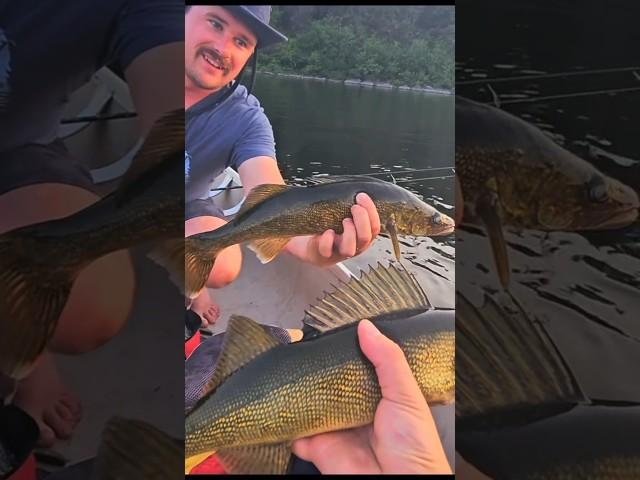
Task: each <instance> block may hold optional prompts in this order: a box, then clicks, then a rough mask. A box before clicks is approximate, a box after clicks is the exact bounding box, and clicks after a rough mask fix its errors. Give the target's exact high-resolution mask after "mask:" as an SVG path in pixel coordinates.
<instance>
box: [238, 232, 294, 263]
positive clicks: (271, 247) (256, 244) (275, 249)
mask: <svg viewBox="0 0 640 480" xmlns="http://www.w3.org/2000/svg"><path fill="white" fill-rule="evenodd" d="M289 240H291V237H278V238H263V239H260V240H254V241H253V242H251V243H249V245H248V247H249V248H250V249H251V250H253V251H254V252H255V253H256V256H257V257H258V258H259V259H260V261H261V262H262V263H269V262H270V261H271V260H273V259H274V258H276V257H277V256H278V254H279V253H280V252H281V251H282V249H283V248H284V247H285V246H286V245H287V243H289Z"/></svg>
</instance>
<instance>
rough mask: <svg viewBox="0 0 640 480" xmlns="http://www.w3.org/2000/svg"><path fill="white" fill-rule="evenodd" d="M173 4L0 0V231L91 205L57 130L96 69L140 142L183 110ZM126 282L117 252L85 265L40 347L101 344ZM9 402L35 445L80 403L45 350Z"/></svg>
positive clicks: (47, 441)
mask: <svg viewBox="0 0 640 480" xmlns="http://www.w3.org/2000/svg"><path fill="white" fill-rule="evenodd" d="M181 8H182V2H176V1H174V0H116V1H113V0H109V1H106V0H92V1H88V2H80V1H77V2H68V3H66V4H65V8H64V9H61V8H60V6H58V5H54V4H43V3H42V2H39V1H37V0H26V1H25V2H20V4H17V3H16V2H13V1H10V0H0V132H1V135H0V233H4V232H7V231H10V230H13V229H16V228H19V227H22V226H24V225H30V224H34V223H40V222H43V221H46V220H50V219H54V218H61V217H65V216H68V215H70V214H72V213H74V212H77V211H79V210H82V209H84V208H86V207H87V206H89V205H91V204H92V203H94V202H96V201H97V200H98V198H99V197H98V195H96V193H95V192H94V191H93V184H92V181H91V177H90V175H89V172H88V171H87V170H86V168H84V167H83V166H82V165H80V164H78V163H77V162H76V161H75V160H74V159H73V158H71V156H70V154H69V153H68V152H67V151H66V149H65V147H64V145H63V144H62V142H61V141H60V140H59V139H58V138H57V130H58V126H59V120H60V118H61V115H62V111H63V109H64V107H65V103H66V101H67V100H68V98H69V96H70V95H71V93H72V92H73V91H74V90H76V89H77V88H79V87H80V86H82V85H83V84H84V83H86V82H87V81H88V80H89V79H90V78H91V75H92V74H93V73H95V72H96V71H97V70H98V69H99V68H101V67H102V66H104V65H117V67H118V68H119V69H120V70H121V71H122V72H124V76H125V78H126V81H127V83H128V86H129V88H130V92H131V95H132V98H133V101H134V105H135V109H136V111H137V113H138V118H139V120H140V127H141V128H140V130H141V132H142V133H143V134H145V133H146V132H147V131H148V130H149V129H150V127H151V126H152V125H153V123H154V122H155V120H156V119H157V118H158V117H160V116H161V115H162V114H163V113H164V112H167V111H170V110H173V109H176V108H179V106H180V105H182V99H181V98H180V92H181V82H182V77H181V74H180V71H181V68H182V67H181V57H182V42H183V40H184V37H183V24H182V19H181V13H182V12H181ZM133 286H134V276H133V267H132V265H131V261H130V258H129V254H128V252H125V251H121V252H115V253H113V254H110V255H107V256H105V257H103V258H101V259H98V260H97V261H95V262H94V263H92V264H91V265H89V266H88V267H87V268H86V269H85V270H84V271H83V272H82V273H81V274H80V275H79V277H78V279H77V281H76V282H75V283H74V285H73V288H72V290H71V293H70V296H69V299H68V301H67V304H66V306H65V308H64V311H63V313H62V316H61V318H60V320H59V324H58V328H57V330H56V332H55V334H54V336H53V338H52V341H51V343H50V345H49V349H50V350H52V351H54V352H61V353H81V352H86V351H89V350H93V349H95V348H97V347H98V346H100V345H102V344H103V343H104V342H106V341H107V340H108V339H110V338H111V337H112V336H113V335H115V333H116V332H118V331H119V330H120V329H121V328H122V326H123V325H124V323H125V320H126V319H127V317H128V316H129V313H130V310H131V306H132V301H133ZM115 296H117V297H118V299H119V302H113V298H114V297H115ZM0 321H2V319H0ZM25 328H28V327H27V326H25ZM0 383H1V382H0ZM4 390H9V388H6V387H5V388H4ZM5 393H6V392H5ZM3 396H4V395H3ZM13 403H14V404H15V405H17V406H19V407H21V408H22V409H24V410H25V411H27V412H28V413H29V414H30V415H31V416H32V417H33V418H34V419H36V421H37V422H38V424H39V427H40V444H41V445H44V446H49V445H51V444H52V443H53V442H54V441H55V439H56V438H64V437H68V436H69V435H70V434H71V432H72V430H73V428H74V426H75V424H76V423H77V421H78V420H79V415H80V404H79V401H78V399H77V398H76V397H75V396H74V395H72V394H71V393H69V392H68V391H67V389H66V388H65V387H64V386H63V385H62V383H61V382H60V379H59V378H58V374H57V371H56V368H55V365H54V364H53V363H52V360H51V358H50V355H49V354H48V353H47V354H44V355H43V357H42V358H41V359H40V361H39V363H38V367H37V368H36V369H35V370H34V371H33V372H32V374H31V375H30V376H29V377H27V378H26V379H25V380H23V381H21V382H20V383H19V384H18V388H17V392H16V394H15V397H14V400H13Z"/></svg>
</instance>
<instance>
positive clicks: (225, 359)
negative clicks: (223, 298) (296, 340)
mask: <svg viewBox="0 0 640 480" xmlns="http://www.w3.org/2000/svg"><path fill="white" fill-rule="evenodd" d="M277 345H280V342H279V341H278V340H277V339H275V338H274V337H272V336H271V335H269V334H268V333H267V332H265V330H264V328H262V327H261V326H260V325H259V324H258V323H257V322H255V321H254V320H251V319H250V318H247V317H242V316H240V315H232V316H231V318H230V319H229V325H228V327H227V331H226V333H225V336H224V342H223V344H222V350H221V351H220V356H219V357H218V363H217V364H216V369H215V371H214V372H213V375H212V376H211V380H209V382H208V383H207V384H206V385H205V386H204V389H203V391H202V397H201V398H204V397H206V396H207V395H208V394H209V393H210V392H213V391H214V390H215V389H216V388H218V385H220V384H221V383H222V382H223V381H224V380H225V379H226V378H227V377H229V376H230V375H231V374H232V373H233V372H235V371H236V370H238V369H239V368H241V367H243V366H244V365H246V364H247V363H249V362H250V361H251V360H253V359H254V358H256V357H257V356H258V355H260V354H261V353H264V352H266V351H268V350H271V349H272V348H273V347H275V346H277ZM194 408H195V407H194Z"/></svg>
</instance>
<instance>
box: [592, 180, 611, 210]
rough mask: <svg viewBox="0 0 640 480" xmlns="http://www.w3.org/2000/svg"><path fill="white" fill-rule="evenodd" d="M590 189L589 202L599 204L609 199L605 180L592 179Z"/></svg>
mask: <svg viewBox="0 0 640 480" xmlns="http://www.w3.org/2000/svg"><path fill="white" fill-rule="evenodd" d="M588 188H589V200H591V201H592V202H597V203H604V202H606V201H607V198H608V197H609V196H608V195H607V186H606V185H605V183H604V179H603V178H602V177H599V176H595V177H593V178H592V179H591V181H590V182H589V185H588Z"/></svg>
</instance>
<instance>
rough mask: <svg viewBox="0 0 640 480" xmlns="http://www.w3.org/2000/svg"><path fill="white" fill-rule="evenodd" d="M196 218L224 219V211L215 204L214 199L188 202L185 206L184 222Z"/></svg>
mask: <svg viewBox="0 0 640 480" xmlns="http://www.w3.org/2000/svg"><path fill="white" fill-rule="evenodd" d="M195 217H216V218H224V213H223V212H222V209H221V208H220V207H218V206H216V204H215V203H213V199H211V198H206V199H197V200H192V201H190V202H187V203H186V204H185V206H184V221H185V222H186V221H187V220H190V219H192V218H195Z"/></svg>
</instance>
